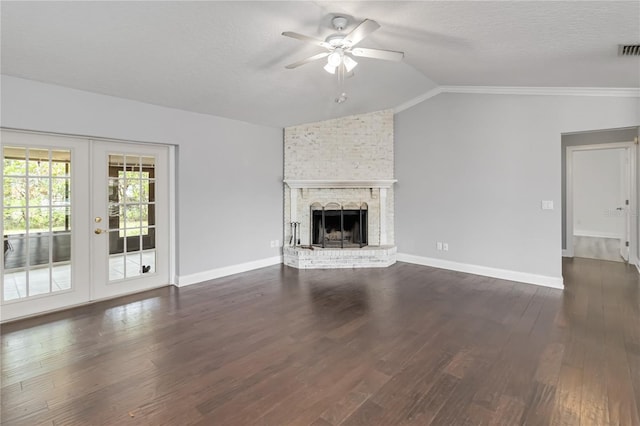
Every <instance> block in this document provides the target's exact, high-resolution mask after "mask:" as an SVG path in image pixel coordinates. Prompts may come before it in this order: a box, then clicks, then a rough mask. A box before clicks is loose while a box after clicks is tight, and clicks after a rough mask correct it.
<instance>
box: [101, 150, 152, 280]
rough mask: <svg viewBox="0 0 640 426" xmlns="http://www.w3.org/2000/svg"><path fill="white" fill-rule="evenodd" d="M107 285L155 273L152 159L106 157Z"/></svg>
mask: <svg viewBox="0 0 640 426" xmlns="http://www.w3.org/2000/svg"><path fill="white" fill-rule="evenodd" d="M108 162H109V164H108V173H109V178H108V198H109V200H108V202H109V219H108V222H109V223H108V232H109V282H116V281H120V280H125V279H129V278H134V277H138V276H141V275H143V274H145V275H146V274H149V275H151V274H154V273H155V272H156V241H155V235H156V194H155V189H156V158H155V157H154V156H144V155H133V154H124V153H111V154H109V156H108Z"/></svg>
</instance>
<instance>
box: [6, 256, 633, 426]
mask: <svg viewBox="0 0 640 426" xmlns="http://www.w3.org/2000/svg"><path fill="white" fill-rule="evenodd" d="M564 276H565V280H566V289H565V291H564V292H563V291H559V290H553V289H548V288H544V287H537V286H533V285H526V284H519V283H513V282H509V281H502V280H496V279H490V278H484V277H479V276H474V275H467V274H463V273H457V272H450V271H444V270H439V269H433V268H428V267H422V266H416V265H410V264H404V263H398V264H396V265H394V266H392V267H390V268H387V269H382V270H372V269H367V270H364V269H361V270H331V271H328V270H315V271H313V270H311V271H298V270H295V269H290V268H286V267H282V266H275V267H270V268H265V269H261V270H257V271H252V272H248V273H244V274H241V275H237V276H232V277H228V278H224V279H220V280H217V281H215V282H210V283H205V284H201V285H194V286H191V287H186V288H182V289H175V288H164V289H160V290H154V291H150V292H146V293H143V294H139V295H135V296H129V297H126V298H121V299H117V300H111V301H108V302H103V303H98V304H95V305H92V306H88V307H82V308H78V309H73V310H69V311H65V312H60V313H56V314H51V315H47V316H43V317H39V318H34V319H29V320H24V321H20V322H15V323H10V324H7V325H4V326H2V413H1V415H2V424H5V425H29V426H31V425H40V424H45V425H180V426H182V425H233V426H235V425H253V424H256V425H278V426H280V425H309V424H311V425H315V426H328V425H367V426H369V425H382V426H390V425H429V424H432V425H446V426H449V425H456V426H457V425H505V426H510V425H521V424H527V425H583V426H584V425H596V426H606V425H630V426H637V425H640V415H639V414H638V407H640V401H639V398H640V312H639V310H640V308H639V306H640V287H639V282H640V280H639V279H638V272H637V271H636V270H635V268H633V267H629V266H626V265H624V264H621V263H617V262H606V261H597V260H587V259H578V258H576V259H574V260H567V261H565V263H564Z"/></svg>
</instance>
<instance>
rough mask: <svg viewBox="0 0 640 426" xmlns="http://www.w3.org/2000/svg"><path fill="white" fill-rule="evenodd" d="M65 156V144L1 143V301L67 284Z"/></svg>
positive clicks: (67, 156) (67, 164) (67, 167)
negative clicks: (34, 145) (20, 145)
mask: <svg viewBox="0 0 640 426" xmlns="http://www.w3.org/2000/svg"><path fill="white" fill-rule="evenodd" d="M70 160H71V151H70V150H59V149H56V150H52V149H50V148H30V147H11V146H7V147H4V149H3V163H2V164H3V171H2V175H3V183H4V185H3V186H4V191H3V197H2V210H3V230H4V238H3V242H4V246H5V247H4V254H5V255H4V265H3V266H4V267H3V275H4V280H3V281H4V282H3V284H4V285H3V288H2V294H3V300H5V301H8V300H14V299H22V298H25V297H31V296H39V295H46V294H49V293H52V292H54V291H60V290H67V289H69V288H71V278H70V263H71V262H70V261H71V259H70V241H71V232H70V226H69V225H70V220H69V218H70V191H71V181H70V176H71V174H70V169H71V167H70ZM58 176H60V177H61V178H58ZM54 177H56V178H55V179H54ZM59 206H63V207H62V208H60V207H59ZM54 232H55V235H54Z"/></svg>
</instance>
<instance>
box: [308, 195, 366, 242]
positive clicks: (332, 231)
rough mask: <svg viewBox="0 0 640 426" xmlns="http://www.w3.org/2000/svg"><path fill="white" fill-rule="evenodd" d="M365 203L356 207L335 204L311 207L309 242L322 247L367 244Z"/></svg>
mask: <svg viewBox="0 0 640 426" xmlns="http://www.w3.org/2000/svg"><path fill="white" fill-rule="evenodd" d="M367 235H368V231H367V205H366V203H363V204H362V205H360V206H359V208H357V209H352V208H348V209H345V208H344V207H343V206H340V205H337V204H329V205H327V206H324V207H319V206H317V205H314V206H312V207H311V244H312V245H313V246H316V247H323V248H353V247H360V248H362V247H364V246H366V245H367Z"/></svg>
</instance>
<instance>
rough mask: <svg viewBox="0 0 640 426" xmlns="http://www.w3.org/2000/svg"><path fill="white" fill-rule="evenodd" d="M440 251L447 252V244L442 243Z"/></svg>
mask: <svg viewBox="0 0 640 426" xmlns="http://www.w3.org/2000/svg"><path fill="white" fill-rule="evenodd" d="M442 250H444V251H449V243H442Z"/></svg>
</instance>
